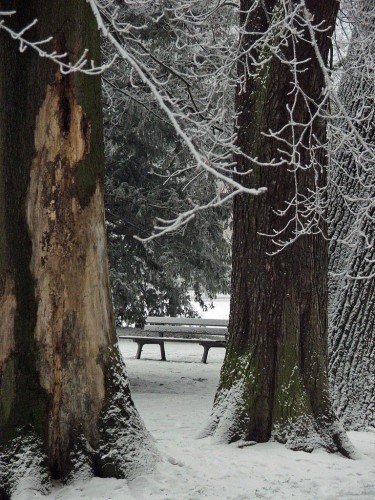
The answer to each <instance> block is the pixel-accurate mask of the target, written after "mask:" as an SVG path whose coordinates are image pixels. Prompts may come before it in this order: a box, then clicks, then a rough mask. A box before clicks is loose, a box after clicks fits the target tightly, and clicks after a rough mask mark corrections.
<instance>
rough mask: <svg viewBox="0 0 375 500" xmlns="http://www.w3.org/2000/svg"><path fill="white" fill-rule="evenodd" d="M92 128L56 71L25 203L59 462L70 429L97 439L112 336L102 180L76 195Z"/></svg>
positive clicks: (53, 451) (43, 376)
mask: <svg viewBox="0 0 375 500" xmlns="http://www.w3.org/2000/svg"><path fill="white" fill-rule="evenodd" d="M90 134H91V126H90V122H89V121H88V119H87V117H86V115H85V113H84V111H83V110H82V108H81V106H80V105H79V104H78V102H77V100H76V97H75V95H74V91H73V88H72V82H71V81H70V77H67V76H61V75H60V74H59V73H58V74H57V76H56V81H55V83H54V84H53V85H51V86H48V87H47V90H46V97H45V100H44V102H43V105H42V106H41V108H40V111H39V114H38V116H37V119H36V129H35V150H36V156H35V158H34V160H33V163H32V167H31V174H30V185H29V189H28V194H27V203H26V210H27V222H28V226H29V231H30V237H31V240H32V248H33V251H32V260H31V271H32V274H33V276H34V279H35V281H36V294H37V301H38V312H37V324H36V332H35V337H36V340H37V342H38V345H39V348H40V352H41V356H40V358H39V367H38V368H39V372H40V380H41V385H42V387H43V388H44V389H46V390H47V391H48V393H49V394H50V395H51V408H50V419H49V421H50V427H49V443H50V450H49V453H50V459H51V460H52V463H55V464H56V466H57V467H58V468H59V464H60V460H64V458H63V457H64V450H67V449H68V448H69V442H70V440H71V439H72V433H73V432H78V431H82V432H83V433H84V435H85V436H86V438H87V439H88V440H89V442H90V444H91V445H93V446H96V445H97V443H98V441H99V433H98V429H97V418H98V415H99V414H100V409H101V408H102V405H103V401H104V396H105V387H104V376H103V369H102V366H101V357H100V351H101V348H102V347H104V346H108V344H109V343H110V342H109V339H112V335H113V314H112V308H111V302H110V296H109V287H108V269H107V261H106V238H105V227H104V212H103V200H102V187H101V185H100V183H99V182H98V183H97V188H96V191H95V193H94V195H93V196H92V197H91V200H90V203H89V204H88V205H87V206H86V207H82V206H81V205H80V203H79V200H78V198H77V186H76V177H75V174H76V171H77V167H78V166H79V163H80V162H81V161H82V160H83V159H84V158H85V157H86V156H87V155H88V154H89V151H90ZM98 221H101V222H100V223H98Z"/></svg>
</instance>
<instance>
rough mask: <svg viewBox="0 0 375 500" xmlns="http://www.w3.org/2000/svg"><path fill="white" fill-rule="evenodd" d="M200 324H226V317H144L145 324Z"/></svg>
mask: <svg viewBox="0 0 375 500" xmlns="http://www.w3.org/2000/svg"><path fill="white" fill-rule="evenodd" d="M149 324H155V325H159V324H162V325H165V324H169V325H194V326H196V325H202V326H223V327H225V326H228V320H227V319H207V318H204V319H202V318H171V317H159V316H149V317H148V318H146V325H149Z"/></svg>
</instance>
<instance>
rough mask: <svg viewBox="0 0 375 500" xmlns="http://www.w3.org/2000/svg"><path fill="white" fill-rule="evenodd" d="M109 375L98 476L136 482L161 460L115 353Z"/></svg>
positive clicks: (101, 430) (101, 428) (102, 417)
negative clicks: (139, 476)
mask: <svg viewBox="0 0 375 500" xmlns="http://www.w3.org/2000/svg"><path fill="white" fill-rule="evenodd" d="M111 358H112V362H113V364H112V366H111V368H109V369H108V374H107V380H106V384H107V394H108V396H107V401H106V404H105V407H104V409H103V412H102V416H101V427H100V434H101V443H100V447H99V453H98V472H99V474H98V475H99V476H103V477H117V478H126V479H129V480H130V479H133V478H134V477H136V476H138V475H140V474H142V473H145V472H150V471H152V470H153V469H154V467H155V465H156V462H157V461H158V460H160V456H159V453H158V451H157V448H156V445H155V443H154V439H153V438H152V436H151V435H150V433H149V432H148V431H147V429H146V428H145V425H144V423H143V421H142V419H141V417H140V416H139V414H138V411H137V410H136V408H135V406H134V403H133V401H132V399H131V395H130V390H129V384H128V382H127V377H126V370H125V365H124V362H123V361H122V359H121V357H120V356H119V354H118V350H115V349H114V350H113V352H112V356H111Z"/></svg>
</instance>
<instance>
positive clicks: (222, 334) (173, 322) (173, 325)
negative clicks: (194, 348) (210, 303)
mask: <svg viewBox="0 0 375 500" xmlns="http://www.w3.org/2000/svg"><path fill="white" fill-rule="evenodd" d="M227 325H228V321H227V320H216V319H212V320H209V319H200V318H171V317H155V316H150V317H148V318H147V320H146V325H145V328H144V332H145V333H146V332H147V335H142V334H141V335H121V333H120V334H119V335H118V337H119V339H127V340H132V341H133V342H136V343H137V344H138V349H137V354H136V358H137V359H140V357H141V354H142V348H143V346H144V345H145V344H157V345H159V346H160V355H161V361H166V355H165V349H164V343H165V342H183V343H195V344H199V345H201V346H202V347H203V355H202V360H201V361H202V363H207V356H208V351H209V350H210V349H211V348H212V347H221V348H225V347H226V345H227V335H228V328H227ZM155 334H156V335H157V336H155ZM164 334H166V336H164ZM171 335H173V336H171Z"/></svg>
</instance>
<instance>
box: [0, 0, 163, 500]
mask: <svg viewBox="0 0 375 500" xmlns="http://www.w3.org/2000/svg"><path fill="white" fill-rule="evenodd" d="M15 6H16V7H17V12H16V13H15V14H13V15H12V16H10V17H9V19H7V26H8V27H10V28H11V29H12V30H13V32H14V33H20V32H21V30H24V29H25V27H26V26H29V25H30V23H31V22H32V21H34V19H36V18H37V19H38V23H36V24H35V25H34V26H33V27H32V28H30V29H29V30H28V35H29V36H30V39H32V40H37V41H38V40H39V41H40V40H45V39H46V38H47V37H48V36H49V35H50V34H51V33H53V38H52V39H51V46H52V47H53V49H54V50H55V51H56V53H57V54H60V55H61V54H65V55H64V57H61V56H60V63H61V64H60V67H59V66H58V65H55V64H52V63H51V61H50V60H49V59H42V58H40V57H39V55H38V54H37V53H36V52H35V51H33V50H30V49H29V50H26V52H25V53H23V54H22V53H20V51H19V47H18V43H17V42H15V41H13V40H12V38H11V37H10V36H9V35H8V34H7V33H4V31H3V30H2V31H1V32H0V37H1V42H0V102H1V106H0V108H1V109H0V115H1V116H0V145H1V147H0V193H1V196H0V204H1V205H0V214H1V215H0V224H1V228H0V234H1V246H0V256H1V258H0V314H1V323H0V381H1V385H0V428H1V433H0V453H1V454H0V496H1V498H8V497H9V496H10V495H11V494H13V493H14V492H15V491H16V490H17V487H18V486H19V485H20V484H25V482H29V483H28V484H29V486H32V487H34V488H35V489H38V490H42V491H45V490H46V489H47V488H48V485H49V481H50V478H51V477H53V478H62V479H64V480H67V479H69V478H72V477H75V476H76V475H77V474H79V475H81V476H84V477H89V476H90V475H99V476H102V477H106V476H112V477H113V476H114V477H132V475H134V474H135V473H136V471H139V470H140V469H141V468H142V467H144V466H145V464H147V466H149V467H151V466H152V463H153V462H154V461H155V460H156V457H157V453H156V451H155V448H154V444H153V442H152V439H151V437H150V436H149V434H148V433H147V431H146V430H145V428H144V426H143V423H142V421H141V419H140V417H139V415H138V413H137V411H136V410H135V408H134V405H133V402H132V400H131V397H130V392H129V387H128V384H127V381H126V375H125V370H124V365H123V361H122V358H121V356H120V353H119V351H118V348H117V345H116V333H115V325H114V321H113V311H112V305H111V299H110V290H109V283H108V269H107V259H106V238H105V228H104V210H103V140H102V114H101V102H100V78H99V77H98V76H93V75H90V76H88V75H85V74H83V73H82V72H75V73H69V72H68V73H64V68H65V70H68V66H69V63H71V64H72V65H74V64H75V63H76V61H79V58H80V56H81V55H82V53H83V51H84V49H85V48H87V49H88V50H89V54H90V57H91V58H92V59H95V60H96V61H98V60H99V59H100V56H99V52H100V51H99V35H98V30H97V25H96V22H95V19H94V16H93V15H92V12H91V9H90V7H89V6H88V4H87V3H86V2H84V1H83V0H81V1H78V2H77V1H66V2H58V1H53V2H48V3H46V2H43V1H41V0H33V1H29V2H17V3H16V5H15V2H13V1H5V0H4V1H2V2H1V3H0V10H1V11H5V10H7V11H11V10H14V7H15ZM88 72H89V73H90V69H88ZM92 72H93V73H95V71H94V70H93V71H92ZM135 450H136V451H135Z"/></svg>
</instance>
